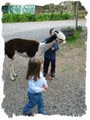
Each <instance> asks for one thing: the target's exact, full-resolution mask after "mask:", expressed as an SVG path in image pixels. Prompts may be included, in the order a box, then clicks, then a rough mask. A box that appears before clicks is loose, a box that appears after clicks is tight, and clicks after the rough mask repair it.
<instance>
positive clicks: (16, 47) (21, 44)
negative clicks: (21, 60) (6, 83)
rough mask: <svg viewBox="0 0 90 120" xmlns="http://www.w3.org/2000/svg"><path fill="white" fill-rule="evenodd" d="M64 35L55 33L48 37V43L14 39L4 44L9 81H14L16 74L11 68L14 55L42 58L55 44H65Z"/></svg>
mask: <svg viewBox="0 0 90 120" xmlns="http://www.w3.org/2000/svg"><path fill="white" fill-rule="evenodd" d="M65 38H66V37H65V35H64V34H63V33H62V32H60V31H55V32H54V34H53V36H51V37H49V40H48V42H46V43H39V42H37V41H36V40H26V39H21V38H14V39H11V40H9V41H7V42H5V54H6V55H7V56H8V58H10V60H11V65H10V79H11V80H15V78H14V77H15V76H17V74H16V73H15V71H14V68H13V61H14V59H15V53H18V54H19V55H21V56H23V57H29V58H32V57H35V56H42V55H43V54H44V53H45V52H46V51H47V50H48V49H49V48H51V46H53V44H55V43H56V42H60V43H64V44H65V43H66V41H65Z"/></svg>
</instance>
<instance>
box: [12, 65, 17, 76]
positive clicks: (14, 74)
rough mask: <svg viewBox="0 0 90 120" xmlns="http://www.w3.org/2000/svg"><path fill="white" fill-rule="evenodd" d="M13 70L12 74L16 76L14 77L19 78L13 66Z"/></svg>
mask: <svg viewBox="0 0 90 120" xmlns="http://www.w3.org/2000/svg"><path fill="white" fill-rule="evenodd" d="M11 69H12V74H13V76H14V77H17V74H16V73H15V70H14V67H13V65H12V67H11Z"/></svg>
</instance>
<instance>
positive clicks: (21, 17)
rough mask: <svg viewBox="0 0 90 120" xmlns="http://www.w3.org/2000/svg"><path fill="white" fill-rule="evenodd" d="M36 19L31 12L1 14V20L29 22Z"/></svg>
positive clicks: (4, 21)
mask: <svg viewBox="0 0 90 120" xmlns="http://www.w3.org/2000/svg"><path fill="white" fill-rule="evenodd" d="M29 21H36V17H35V15H32V14H3V17H2V22H3V23H6V22H7V23H8V22H9V23H11V22H29Z"/></svg>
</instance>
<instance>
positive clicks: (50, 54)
mask: <svg viewBox="0 0 90 120" xmlns="http://www.w3.org/2000/svg"><path fill="white" fill-rule="evenodd" d="M54 31H55V28H51V29H50V31H49V34H50V36H52V35H53V34H54ZM48 39H49V38H46V39H45V40H44V42H46V41H48ZM57 50H59V45H58V43H55V44H54V45H53V46H52V47H51V48H50V49H49V50H47V51H46V52H45V54H44V68H43V75H44V77H46V76H47V74H48V68H49V65H50V62H51V71H50V74H51V77H55V66H56V52H57Z"/></svg>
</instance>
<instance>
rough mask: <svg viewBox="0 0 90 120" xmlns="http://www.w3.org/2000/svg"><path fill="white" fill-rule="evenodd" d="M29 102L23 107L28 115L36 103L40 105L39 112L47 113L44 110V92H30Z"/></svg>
mask: <svg viewBox="0 0 90 120" xmlns="http://www.w3.org/2000/svg"><path fill="white" fill-rule="evenodd" d="M28 99H29V101H28V103H27V104H26V105H25V106H24V108H23V113H24V114H26V115H28V114H29V113H31V111H30V110H31V108H33V107H34V106H35V105H37V107H38V113H39V114H45V111H44V98H43V94H42V93H34V94H32V93H29V92H28Z"/></svg>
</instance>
